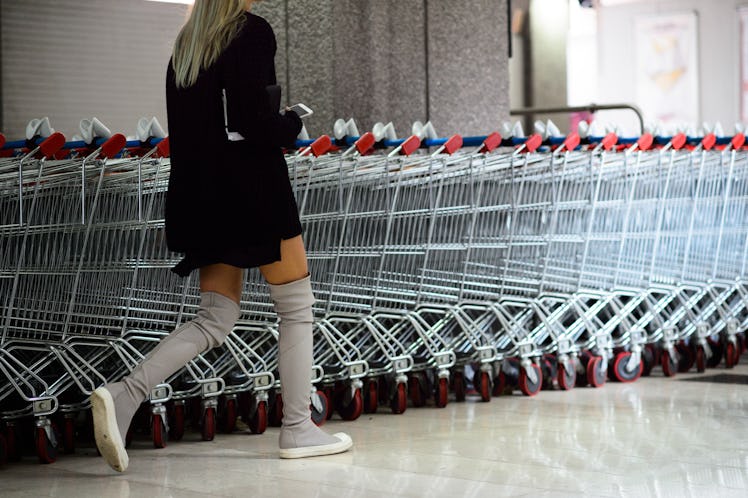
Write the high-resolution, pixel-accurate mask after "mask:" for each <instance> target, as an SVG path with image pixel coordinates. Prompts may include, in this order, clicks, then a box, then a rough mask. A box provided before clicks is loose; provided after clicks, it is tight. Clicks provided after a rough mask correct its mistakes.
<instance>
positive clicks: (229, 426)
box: [219, 397, 237, 434]
mask: <svg viewBox="0 0 748 498" xmlns="http://www.w3.org/2000/svg"><path fill="white" fill-rule="evenodd" d="M236 418H237V406H236V398H233V397H232V398H226V402H225V404H224V406H223V411H222V413H221V414H220V418H219V419H220V422H221V423H220V426H221V430H222V431H223V432H224V433H226V434H231V433H232V432H234V429H236Z"/></svg>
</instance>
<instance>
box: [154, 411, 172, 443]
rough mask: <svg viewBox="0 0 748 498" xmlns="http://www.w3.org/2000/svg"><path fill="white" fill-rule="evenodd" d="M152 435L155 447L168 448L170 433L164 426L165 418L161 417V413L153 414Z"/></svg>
mask: <svg viewBox="0 0 748 498" xmlns="http://www.w3.org/2000/svg"><path fill="white" fill-rule="evenodd" d="M151 437H152V438H153V447H154V448H166V440H167V438H168V433H167V431H166V427H165V426H164V419H162V418H161V414H159V413H154V414H153V415H152V416H151Z"/></svg>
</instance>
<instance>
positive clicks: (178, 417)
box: [169, 401, 184, 441]
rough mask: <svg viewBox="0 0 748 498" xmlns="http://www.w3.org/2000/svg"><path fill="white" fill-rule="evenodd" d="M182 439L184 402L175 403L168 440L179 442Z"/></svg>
mask: <svg viewBox="0 0 748 498" xmlns="http://www.w3.org/2000/svg"><path fill="white" fill-rule="evenodd" d="M182 437H184V402H183V401H175V402H174V408H173V409H172V416H171V423H170V424H169V439H171V440H172V441H179V440H181V439H182Z"/></svg>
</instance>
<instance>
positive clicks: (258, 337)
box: [0, 121, 748, 463]
mask: <svg viewBox="0 0 748 498" xmlns="http://www.w3.org/2000/svg"><path fill="white" fill-rule="evenodd" d="M89 123H91V122H90V121H89ZM37 128H38V127H37ZM335 128H336V134H335V136H332V137H330V136H323V137H320V138H318V139H317V140H314V141H300V142H299V143H298V147H299V148H298V149H295V150H290V151H288V152H287V157H286V159H287V163H288V168H289V170H288V171H289V178H290V179H291V182H292V185H293V188H294V191H295V193H296V197H297V203H298V205H299V210H300V215H301V219H302V222H303V224H304V236H305V242H306V246H307V250H308V256H309V261H310V269H311V273H312V275H313V282H314V286H315V294H316V297H317V304H316V305H315V313H316V322H315V326H314V334H315V350H314V353H315V367H314V386H310V389H311V390H312V417H313V419H314V420H315V422H316V423H318V424H322V423H324V421H325V420H327V419H329V418H330V417H332V416H333V415H334V413H338V414H339V416H340V417H341V418H343V419H345V420H355V419H357V418H358V417H359V416H361V414H362V413H376V412H378V411H383V410H387V411H391V412H392V413H395V414H399V413H403V412H404V411H405V410H406V408H408V406H409V404H410V406H416V407H417V406H423V405H425V404H427V403H428V402H432V403H433V404H434V405H435V406H437V407H444V406H446V405H447V403H448V402H449V400H450V392H451V393H452V394H453V399H455V400H457V401H463V400H465V398H466V396H467V395H469V394H470V390H471V388H472V389H474V390H475V395H476V396H477V397H479V398H480V399H481V400H483V401H490V400H491V398H492V397H493V396H498V395H501V394H507V393H510V392H513V391H514V390H515V389H517V390H519V391H521V392H522V393H523V394H525V395H528V396H534V395H536V394H537V393H538V392H539V391H540V390H541V389H564V390H568V389H572V388H574V387H576V386H585V385H591V386H594V387H600V386H602V385H603V384H604V383H605V382H606V379H613V380H617V381H621V382H631V381H634V380H636V379H637V378H638V377H639V376H641V375H647V374H648V373H649V371H650V370H651V369H652V368H653V367H654V366H657V365H659V366H661V367H662V370H663V372H664V374H665V375H666V376H672V375H675V373H676V372H677V371H687V370H689V369H691V368H692V367H693V366H694V365H695V366H696V368H697V370H698V371H704V369H705V368H706V367H707V366H712V367H714V366H717V365H719V364H720V363H721V362H722V361H723V360H724V363H725V365H726V366H727V367H731V366H733V365H734V364H735V363H737V361H738V358H739V355H740V353H741V352H742V351H743V350H744V349H745V345H746V344H745V340H744V331H745V330H746V327H747V325H748V312H747V310H748V284H747V280H746V273H745V270H746V268H745V262H746V252H748V222H747V221H746V220H748V216H747V215H748V212H746V211H748V153H746V150H745V137H744V135H742V134H741V133H736V134H735V135H734V136H733V137H716V136H715V135H713V134H708V135H707V136H704V137H698V138H694V137H686V136H685V135H682V134H681V135H676V136H674V137H652V136H651V135H649V134H645V135H643V136H642V137H637V139H635V140H625V139H620V138H619V137H617V136H615V135H614V134H612V133H611V134H608V135H606V136H602V137H585V138H584V139H580V137H579V135H577V134H571V135H569V136H566V137H543V136H540V135H532V136H530V137H519V136H515V137H511V138H502V137H501V136H500V135H499V134H498V133H493V134H490V135H488V136H483V137H460V136H457V135H455V136H452V137H450V138H449V139H438V138H435V137H434V136H433V135H434V133H433V128H430V125H428V124H427V125H426V126H424V125H421V124H420V123H417V125H416V126H414V134H413V135H412V136H410V137H408V138H407V139H404V140H400V139H396V138H394V137H393V133H392V130H390V131H389V132H387V131H386V130H385V131H384V132H383V127H381V126H380V127H379V128H378V129H375V130H374V131H375V132H376V133H371V132H369V133H365V134H363V135H360V136H358V133H355V134H353V133H350V131H351V125H350V122H349V123H348V124H347V126H346V123H337V124H336V127H335ZM149 130H150V131H152V132H153V133H152V134H151V135H148V133H145V134H141V136H140V137H138V138H137V139H135V140H129V141H128V140H127V139H126V138H125V137H124V136H122V135H119V134H114V135H111V134H105V136H104V137H101V138H96V137H95V136H91V134H90V133H89V134H88V135H89V136H87V140H84V141H76V142H65V138H64V137H63V136H62V135H60V134H57V133H53V134H51V135H50V136H48V137H39V136H29V137H27V140H24V141H19V142H9V143H4V142H5V140H4V139H3V138H0V142H3V144H2V153H0V156H2V157H0V190H1V191H0V248H1V249H0V296H1V298H0V304H2V308H1V310H2V313H1V314H0V417H1V418H2V429H3V430H2V432H0V461H4V460H7V459H9V460H14V459H18V458H20V457H21V455H22V452H23V449H24V448H26V447H32V448H34V449H35V452H36V455H37V456H38V458H39V460H40V461H41V462H43V463H50V462H53V461H54V460H55V459H56V458H57V455H58V453H60V452H72V451H74V448H75V446H76V443H77V442H79V441H81V440H86V439H89V440H90V438H91V421H90V410H89V404H88V397H89V395H90V394H91V392H92V391H93V390H94V389H95V388H96V387H98V386H100V385H103V384H105V383H107V382H113V381H116V380H118V379H120V378H121V377H122V376H124V375H126V374H127V373H128V372H129V371H130V370H131V369H132V368H133V367H134V366H135V365H137V363H138V362H139V361H140V360H142V358H144V356H145V355H146V354H147V353H148V352H149V351H150V349H152V348H153V347H154V346H155V344H157V343H158V341H159V340H160V339H161V338H162V337H164V336H165V335H166V334H168V333H169V332H170V331H171V330H173V329H174V328H175V327H176V326H178V325H179V324H180V323H182V322H184V321H185V320H189V319H190V318H191V317H192V316H194V314H195V313H196V311H197V306H198V295H199V293H198V285H197V282H196V281H195V279H194V278H187V279H179V278H178V277H176V275H175V274H173V273H172V272H171V271H170V268H171V267H172V266H173V265H174V264H175V263H176V262H177V261H178V260H179V256H178V255H176V254H173V253H170V252H169V251H168V250H167V248H166V245H165V238H164V221H163V212H164V202H165V196H166V190H167V186H168V178H169V171H170V163H169V159H168V139H165V138H163V137H162V136H159V135H161V133H159V132H158V130H160V127H158V126H155V125H154V126H152V127H151V128H149ZM154 130H156V131H155V132H154ZM429 130H431V131H429ZM89 131H90V130H89ZM0 137H1V136H0ZM432 398H433V401H430V399H432ZM409 401H410V403H409ZM382 405H385V406H386V408H384V407H382ZM281 413H282V396H281V390H280V383H279V379H278V375H277V327H276V323H275V316H274V314H273V312H272V305H271V302H270V301H269V297H268V295H267V291H266V288H265V284H264V283H263V282H262V280H261V278H260V276H259V274H258V273H257V272H249V273H248V274H247V277H246V280H245V284H244V292H243V295H242V316H241V319H240V321H239V323H238V324H237V326H236V327H235V328H234V330H233V331H232V332H231V334H230V335H229V337H228V339H227V340H226V343H225V344H224V345H223V346H222V347H220V348H217V349H215V350H212V351H209V352H207V353H205V354H202V355H200V356H198V357H197V358H195V359H194V360H193V361H191V362H190V363H189V364H188V365H187V366H186V367H185V368H184V369H183V370H181V371H179V372H177V373H176V374H175V375H173V376H172V377H171V378H169V379H167V380H166V382H165V383H164V384H162V385H159V386H157V387H156V388H155V389H154V390H153V392H152V393H151V396H150V399H149V402H148V403H147V404H145V405H144V407H143V409H142V410H141V413H139V414H138V416H137V417H136V423H135V424H134V427H133V429H134V431H135V432H137V430H138V428H140V429H142V430H145V431H146V432H147V434H148V435H149V437H150V438H151V439H152V441H153V444H154V446H156V447H163V446H164V445H165V444H166V442H167V440H179V439H181V438H182V436H183V435H184V433H185V430H186V426H187V425H188V422H192V424H193V425H194V426H195V427H196V428H198V430H199V431H200V432H201V435H202V438H203V439H206V440H210V439H213V437H214V435H215V433H216V431H218V430H222V431H225V432H232V431H234V430H236V429H237V428H240V429H244V430H250V431H252V432H254V433H257V434H261V433H263V432H264V431H265V429H266V428H267V426H268V425H279V424H280V418H281Z"/></svg>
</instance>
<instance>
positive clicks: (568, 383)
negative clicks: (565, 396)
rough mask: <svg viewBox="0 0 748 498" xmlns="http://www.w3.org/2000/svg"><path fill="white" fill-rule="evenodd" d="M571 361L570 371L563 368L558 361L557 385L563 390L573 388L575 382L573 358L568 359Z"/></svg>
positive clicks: (575, 372) (575, 371)
mask: <svg viewBox="0 0 748 498" xmlns="http://www.w3.org/2000/svg"><path fill="white" fill-rule="evenodd" d="M569 361H570V362H572V367H571V373H569V372H567V371H566V368H564V366H563V365H561V364H560V363H559V365H558V375H557V380H558V387H560V388H561V389H562V390H564V391H570V390H572V389H573V388H574V384H576V382H577V369H576V366H575V365H574V363H575V362H574V360H569Z"/></svg>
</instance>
